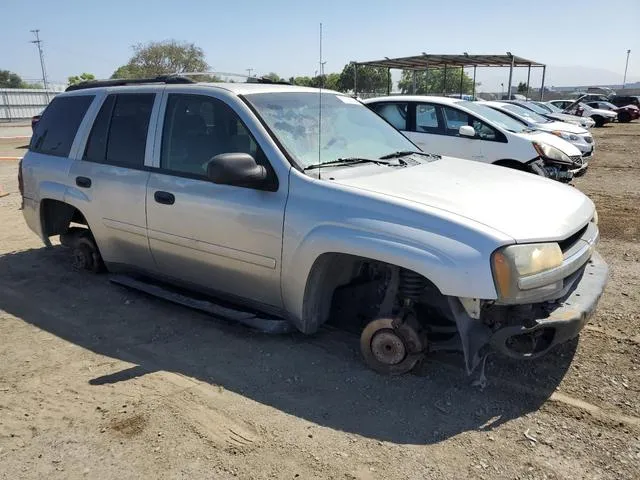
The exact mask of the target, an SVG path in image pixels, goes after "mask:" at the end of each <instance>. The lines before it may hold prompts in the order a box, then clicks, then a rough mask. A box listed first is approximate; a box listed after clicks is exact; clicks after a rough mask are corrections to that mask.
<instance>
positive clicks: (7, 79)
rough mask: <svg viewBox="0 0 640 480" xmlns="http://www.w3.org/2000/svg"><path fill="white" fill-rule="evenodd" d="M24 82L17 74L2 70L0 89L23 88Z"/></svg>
mask: <svg viewBox="0 0 640 480" xmlns="http://www.w3.org/2000/svg"><path fill="white" fill-rule="evenodd" d="M23 86H24V82H23V81H22V78H20V76H19V75H18V74H16V73H13V72H10V71H9V70H0V88H23Z"/></svg>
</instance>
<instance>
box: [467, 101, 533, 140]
mask: <svg viewBox="0 0 640 480" xmlns="http://www.w3.org/2000/svg"><path fill="white" fill-rule="evenodd" d="M456 106H458V107H464V108H466V109H467V110H469V111H471V112H473V113H476V114H478V116H480V117H481V118H482V119H483V120H487V121H488V122H490V123H493V124H494V125H495V126H498V127H501V128H504V129H505V130H508V131H509V132H514V133H520V132H524V131H525V130H527V126H526V125H524V124H523V123H522V122H519V121H518V120H514V119H513V118H511V117H510V116H509V115H505V114H504V113H502V112H498V111H496V110H494V109H493V108H490V107H487V106H486V105H483V104H482V103H480V102H457V103H456Z"/></svg>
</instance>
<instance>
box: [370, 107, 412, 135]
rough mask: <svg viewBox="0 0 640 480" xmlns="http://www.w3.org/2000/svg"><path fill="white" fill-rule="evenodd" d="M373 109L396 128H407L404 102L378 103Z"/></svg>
mask: <svg viewBox="0 0 640 480" xmlns="http://www.w3.org/2000/svg"><path fill="white" fill-rule="evenodd" d="M373 109H374V110H375V111H376V113H377V114H378V115H380V116H381V117H382V118H384V119H385V120H386V121H387V122H389V123H390V124H391V125H393V126H394V127H395V128H396V129H398V130H407V104H406V103H388V102H385V103H379V104H377V105H375V106H374V107H373Z"/></svg>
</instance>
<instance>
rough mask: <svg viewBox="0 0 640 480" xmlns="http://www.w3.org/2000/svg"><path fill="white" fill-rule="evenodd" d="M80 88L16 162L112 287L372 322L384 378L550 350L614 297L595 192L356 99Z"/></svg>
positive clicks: (48, 232) (279, 317)
mask: <svg viewBox="0 0 640 480" xmlns="http://www.w3.org/2000/svg"><path fill="white" fill-rule="evenodd" d="M180 82H182V83H180ZM67 90H68V91H67V92H65V93H62V94H60V95H57V96H56V97H55V98H54V99H53V100H52V101H51V103H50V105H49V106H48V107H47V109H46V110H45V112H44V114H43V116H42V119H41V120H40V122H39V123H38V125H37V127H36V132H35V134H34V136H33V139H32V141H31V148H30V150H29V152H27V154H26V155H25V157H24V159H23V161H22V163H21V165H20V172H21V178H22V180H21V182H20V191H21V194H22V196H23V200H24V210H23V213H24V218H25V220H26V222H27V224H28V226H29V227H30V228H31V229H32V230H33V231H34V232H35V233H36V234H37V235H38V236H39V237H40V238H41V239H42V240H43V242H44V243H45V244H47V245H50V237H52V236H55V235H60V236H61V242H62V244H63V245H66V246H70V247H71V248H72V249H73V254H74V255H73V258H74V264H75V266H76V267H78V268H86V269H89V270H93V271H97V270H100V269H101V268H106V269H107V270H108V271H109V272H111V273H112V275H113V276H112V277H111V278H112V280H113V281H115V282H119V283H121V284H125V285H130V286H134V287H135V288H140V289H142V290H145V288H147V291H150V292H152V293H154V294H155V295H159V296H162V297H166V298H172V299H173V300H174V301H178V302H183V303H187V304H192V303H191V302H190V301H189V300H188V298H187V297H189V295H190V294H189V295H187V294H186V293H185V290H184V289H187V291H198V292H199V293H200V294H206V295H207V297H206V298H207V299H209V300H206V301H205V300H204V299H202V297H199V300H198V301H197V303H196V304H197V305H198V306H199V308H205V307H204V306H203V305H207V307H206V308H207V309H209V310H208V311H214V312H215V314H216V315H218V316H223V317H226V318H233V319H234V320H236V321H239V322H244V323H248V324H251V325H254V326H257V327H259V328H262V329H266V330H269V331H277V330H280V329H281V326H282V325H287V326H293V327H294V328H296V329H298V330H300V331H301V332H303V333H306V334H312V333H314V332H316V331H317V330H318V328H319V327H320V326H322V325H323V324H325V323H326V322H327V321H330V322H332V323H333V324H334V325H337V326H338V327H340V328H353V329H356V330H357V331H359V332H361V337H360V348H361V351H362V354H363V357H364V359H365V361H366V363H367V365H369V366H370V367H371V368H373V369H375V370H376V371H379V372H382V373H388V374H399V373H403V372H406V371H408V370H410V369H411V368H413V366H414V365H415V364H416V363H417V362H418V361H419V360H420V359H421V358H423V357H424V356H425V355H426V353H427V352H428V351H430V350H435V349H437V348H452V347H453V348H458V349H460V350H462V351H463V352H464V356H465V360H466V366H467V369H468V371H469V372H471V371H472V370H473V369H474V367H475V366H477V365H478V364H479V362H480V361H481V359H482V358H483V357H484V356H485V355H486V354H487V352H489V351H491V350H494V351H498V352H502V353H503V354H505V355H508V356H510V357H512V358H522V359H528V358H535V357H538V356H540V355H544V354H545V353H547V352H548V351H549V350H550V349H551V348H552V347H554V346H555V345H558V344H560V343H563V342H566V341H567V340H569V339H571V338H573V337H575V336H577V335H578V333H579V332H580V330H581V329H582V328H583V326H584V325H585V323H586V322H587V319H588V318H589V316H590V315H591V314H592V313H593V311H594V309H595V308H596V304H597V303H598V299H599V298H600V295H601V294H602V292H603V290H604V287H605V283H606V280H607V265H606V264H605V262H604V261H603V260H602V258H601V257H600V255H599V254H598V253H597V252H596V250H595V246H596V243H597V241H598V236H599V233H598V216H597V213H596V210H595V207H594V204H593V202H592V201H591V200H590V199H589V198H587V197H586V196H585V195H584V194H582V193H581V192H580V191H578V190H577V189H575V188H571V187H568V186H565V185H562V184H560V183H558V182H553V181H550V180H548V179H545V178H539V177H537V176H535V175H530V174H526V173H523V172H518V171H515V170H511V169H506V168H495V167H492V166H489V165H483V164H481V163H479V162H470V161H466V160H460V159H453V158H442V157H440V156H436V155H430V154H426V153H423V152H420V151H419V150H418V149H417V147H416V146H415V145H414V144H413V143H412V142H411V141H409V140H408V139H407V138H406V137H404V136H403V135H401V134H400V133H399V132H398V131H397V130H395V129H394V128H392V127H391V126H390V125H389V124H388V123H387V122H385V121H384V120H382V119H381V118H380V117H379V116H377V115H376V114H374V113H373V112H372V111H371V110H369V109H367V108H365V107H364V106H363V105H362V104H361V103H360V102H358V101H357V100H355V99H353V98H351V97H349V96H346V95H343V94H340V93H337V92H331V91H328V90H323V91H321V92H319V91H318V90H317V89H312V88H304V87H294V86H285V85H269V84H255V83H252V84H241V83H231V84H223V83H220V84H199V83H190V81H189V80H188V79H185V78H182V77H176V76H171V77H162V78H158V79H148V80H147V81H146V83H145V84H135V85H126V81H122V80H117V81H93V82H86V83H84V84H78V85H75V86H74V87H72V88H69V89H67ZM472 105H476V104H472ZM485 108H486V107H485ZM320 117H321V122H320ZM507 118H508V117H507ZM464 126H466V127H468V126H469V125H464ZM492 128H493V127H492ZM467 130H468V129H467ZM481 131H482V130H481ZM537 135H545V134H537ZM537 135H536V134H532V138H534V139H536V138H538V137H537ZM550 137H552V138H553V139H556V138H557V137H554V136H553V135H550ZM496 140H497V139H496ZM540 145H542V144H541V143H540ZM538 148H541V147H540V146H538ZM79 225H81V227H80V226H79ZM134 275H135V276H134ZM173 285H178V286H180V287H181V290H180V292H181V293H180V295H177V294H174V295H170V294H169V293H168V292H172V291H173V290H172V288H173ZM220 298H223V299H225V302H227V303H225V304H224V306H222V305H219V303H220V302H219V299H220ZM61 301H64V300H63V299H61ZM80 301H82V299H80ZM216 302H217V303H216ZM276 327H277V328H276ZM212 355H213V356H214V357H215V352H212Z"/></svg>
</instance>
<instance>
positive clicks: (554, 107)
mask: <svg viewBox="0 0 640 480" xmlns="http://www.w3.org/2000/svg"><path fill="white" fill-rule="evenodd" d="M544 107H547V108H548V109H549V110H551V111H552V112H554V113H562V109H561V108H558V106H557V105H554V104H553V103H545V104H544ZM544 107H543V108H544Z"/></svg>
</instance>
